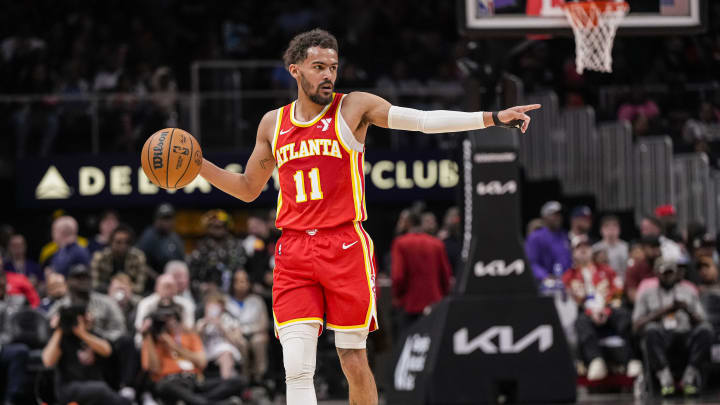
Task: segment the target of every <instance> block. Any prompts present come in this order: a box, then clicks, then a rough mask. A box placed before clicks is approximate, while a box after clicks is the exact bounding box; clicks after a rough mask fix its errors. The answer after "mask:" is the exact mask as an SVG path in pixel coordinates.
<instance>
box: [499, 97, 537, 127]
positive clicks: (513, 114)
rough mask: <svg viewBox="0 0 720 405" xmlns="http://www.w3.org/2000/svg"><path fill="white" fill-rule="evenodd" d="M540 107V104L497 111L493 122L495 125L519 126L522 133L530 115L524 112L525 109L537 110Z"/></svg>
mask: <svg viewBox="0 0 720 405" xmlns="http://www.w3.org/2000/svg"><path fill="white" fill-rule="evenodd" d="M540 107H541V105H540V104H528V105H519V106H515V107H510V108H508V109H506V110H502V111H499V112H498V113H497V115H496V116H493V122H494V123H495V125H498V126H502V127H506V128H519V129H520V131H522V133H525V131H527V128H528V126H529V125H530V116H529V115H527V114H525V113H526V112H527V111H531V110H537V109H538V108H540Z"/></svg>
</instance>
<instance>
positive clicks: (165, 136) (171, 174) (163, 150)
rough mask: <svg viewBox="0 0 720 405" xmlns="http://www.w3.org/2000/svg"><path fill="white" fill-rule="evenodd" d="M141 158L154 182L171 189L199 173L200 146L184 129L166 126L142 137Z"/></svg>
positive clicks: (146, 172)
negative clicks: (144, 137)
mask: <svg viewBox="0 0 720 405" xmlns="http://www.w3.org/2000/svg"><path fill="white" fill-rule="evenodd" d="M140 160H141V162H142V168H143V171H144V172H145V175H146V176H147V177H148V179H150V181H151V182H152V183H153V184H155V185H156V186H159V187H162V188H165V189H168V190H174V189H177V188H182V187H185V186H187V185H188V184H190V182H192V181H193V180H194V179H195V177H196V176H197V175H198V173H200V168H201V167H202V150H201V149H200V144H198V141H197V140H196V139H195V138H194V137H193V136H192V135H190V133H188V132H187V131H184V130H182V129H180V128H165V129H161V130H159V131H157V132H155V133H154V134H152V136H150V138H148V140H147V141H145V145H143V149H142V154H141V157H140Z"/></svg>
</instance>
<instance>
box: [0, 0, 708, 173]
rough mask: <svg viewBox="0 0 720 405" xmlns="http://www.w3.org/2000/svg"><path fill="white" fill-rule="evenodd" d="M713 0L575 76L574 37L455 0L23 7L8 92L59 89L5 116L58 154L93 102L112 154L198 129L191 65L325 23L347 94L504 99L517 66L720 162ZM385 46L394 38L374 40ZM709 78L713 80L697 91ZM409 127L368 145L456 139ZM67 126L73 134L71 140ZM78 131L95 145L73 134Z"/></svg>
mask: <svg viewBox="0 0 720 405" xmlns="http://www.w3.org/2000/svg"><path fill="white" fill-rule="evenodd" d="M710 3H711V4H710V6H709V7H708V13H709V14H710V16H709V18H708V27H707V30H706V32H705V33H704V34H702V35H696V36H666V37H661V38H660V39H658V38H657V37H623V36H620V37H618V38H616V39H615V47H614V64H613V68H614V73H613V74H612V75H611V76H610V75H600V74H594V73H592V72H586V73H585V75H582V76H581V75H577V74H576V73H575V66H574V47H573V46H572V42H571V40H569V39H568V38H553V39H546V40H537V39H532V40H527V39H524V38H522V37H518V38H515V39H508V38H480V39H474V40H470V39H467V38H463V37H461V36H460V35H459V31H458V29H457V28H458V27H457V18H456V12H457V10H456V7H455V5H454V3H452V2H432V1H423V2H421V4H418V3H403V2H399V3H394V4H391V5H389V4H387V3H386V2H382V1H375V0H373V1H365V2H357V1H350V0H345V1H341V2H339V3H338V2H334V3H332V4H330V3H326V2H323V1H320V0H316V1H312V2H305V3H303V4H292V5H289V4H288V5H285V4H282V5H281V4H278V5H270V4H260V3H258V4H255V3H248V4H237V3H234V2H228V1H219V2H213V3H208V4H205V3H203V4H197V5H193V6H190V5H186V4H183V3H181V2H176V1H166V2H160V3H155V4H152V5H147V4H144V3H139V2H136V1H129V2H118V1H112V2H111V3H110V4H107V5H104V6H103V7H102V8H101V7H97V6H93V5H87V4H83V5H80V4H79V3H76V2H65V3H61V4H58V3H48V2H47V1H46V0H34V1H30V2H20V3H17V4H14V5H12V6H11V7H8V9H7V10H6V12H5V13H3V16H1V17H0V22H2V24H0V27H2V28H0V51H1V55H0V56H1V57H2V59H3V62H4V63H3V64H1V65H0V66H1V67H0V73H2V75H0V77H2V79H0V92H1V93H6V94H7V93H10V94H20V93H22V94H28V93H29V94H42V95H47V97H42V98H40V99H38V101H34V102H28V103H13V104H10V105H3V106H0V113H3V114H4V115H3V116H5V117H7V118H8V119H7V122H8V123H9V126H8V127H7V130H8V131H10V132H12V133H14V134H15V135H16V136H15V139H16V141H15V147H14V148H10V150H14V151H15V152H16V153H15V155H16V156H24V155H26V154H28V153H35V151H37V154H39V155H41V156H47V155H48V154H51V153H54V152H58V151H59V150H60V151H63V148H69V146H68V145H71V144H72V145H74V146H77V148H76V149H75V150H78V149H79V150H85V151H87V149H88V148H87V145H88V142H87V140H88V138H89V133H90V131H91V126H92V125H95V124H93V123H91V119H90V114H91V113H92V114H95V113H99V116H100V117H101V118H100V119H99V122H98V123H97V125H98V128H99V129H100V130H101V131H102V134H103V136H102V137H101V139H100V143H101V144H102V145H100V150H102V151H106V150H108V151H109V150H112V151H119V150H123V151H135V150H137V149H138V148H139V146H140V145H141V143H142V142H143V141H144V139H145V136H147V134H150V133H152V132H154V131H155V130H156V129H157V128H163V127H172V126H177V125H179V126H187V125H188V124H189V123H188V122H186V121H187V120H188V117H187V105H182V103H183V102H182V101H181V100H180V95H179V93H181V92H183V91H189V90H190V87H191V84H190V68H189V66H190V64H191V62H192V61H195V60H208V59H209V60H212V59H239V60H240V59H255V60H266V59H271V60H277V59H279V55H280V54H281V53H282V51H283V47H284V46H286V44H287V41H288V40H289V38H291V37H292V35H294V34H296V33H297V32H299V31H302V30H305V29H311V28H313V27H315V26H321V27H323V28H325V29H328V30H330V31H331V32H333V33H334V34H335V35H336V36H337V37H338V39H339V42H340V46H341V62H342V66H341V68H340V70H339V77H338V87H339V88H340V89H343V90H344V91H349V90H352V89H369V88H376V89H378V91H379V92H380V93H381V95H382V96H385V97H386V98H388V99H389V100H390V101H391V102H392V103H395V104H400V105H408V106H413V107H416V108H422V109H461V108H463V107H464V106H465V107H466V106H467V105H469V104H477V103H478V102H480V103H481V104H483V105H487V104H489V103H492V102H493V100H494V99H493V94H494V91H495V84H496V82H497V79H498V78H499V77H500V76H501V74H502V73H503V72H510V73H513V74H514V75H516V76H518V77H520V78H521V79H522V81H523V82H524V85H525V87H526V89H527V90H528V91H529V92H533V91H542V90H552V91H555V92H557V93H558V94H559V95H560V98H561V102H562V105H563V106H567V107H573V106H579V105H592V106H594V107H596V110H598V116H599V117H600V118H601V119H618V120H626V121H628V122H630V123H631V124H632V127H633V132H634V134H635V135H636V136H643V135H660V134H667V135H670V136H672V137H673V140H674V141H675V144H676V149H678V150H683V151H691V150H692V151H704V152H707V153H708V154H710V155H711V157H712V158H713V162H715V160H716V159H715V158H716V157H720V153H718V151H717V150H716V149H717V148H716V146H717V145H716V143H717V142H718V141H720V139H719V138H718V137H720V129H719V128H720V125H719V124H718V123H719V120H720V92H718V91H717V75H716V72H717V71H718V67H719V66H720V59H718V56H717V55H718V49H719V47H720V40H719V39H718V38H719V37H718V33H719V32H720V27H719V26H718V23H717V21H720V18H717V17H718V15H719V14H720V6H718V5H717V4H715V3H713V2H710ZM36 10H45V11H46V12H43V13H37V12H36ZM48 10H51V11H52V12H47V11H48ZM106 10H112V12H106ZM348 16H352V18H349V17H348ZM525 41H527V42H526V43H525V44H521V43H522V42H525ZM379 43H381V44H382V46H376V45H377V44H379ZM519 44H521V45H519ZM511 49H516V50H518V51H517V52H514V51H509V50H511ZM367 55H372V56H373V57H366V56H367ZM637 66H644V67H646V68H645V69H636V67H637ZM243 74H244V75H246V76H244V79H243V81H242V84H240V86H244V88H252V89H287V88H290V87H291V86H292V85H293V83H294V82H293V81H292V80H290V79H291V78H290V76H289V75H288V74H287V73H286V72H285V71H284V70H283V69H282V68H277V69H270V70H268V71H267V72H246V71H243ZM245 78H247V80H245ZM206 79H207V81H208V82H209V83H215V84H213V85H212V86H216V87H217V88H211V89H210V90H223V89H227V88H228V86H229V84H228V83H227V81H228V79H227V78H224V77H221V76H218V77H208V78H206ZM469 82H472V83H474V84H473V85H472V86H469V85H468V83H469ZM712 83H714V85H713V84H712ZM476 84H477V85H480V86H481V87H483V88H484V89H485V90H484V91H485V93H483V94H482V95H481V96H478V95H477V94H474V93H475V92H474V91H473V87H474V86H475V85H476ZM698 84H700V90H693V89H694V88H695V87H692V86H693V85H698ZM248 86H249V87H248ZM604 86H624V88H623V89H622V90H619V91H617V92H614V93H613V94H615V93H617V94H615V95H614V96H613V97H612V101H610V102H606V101H604V99H603V97H601V95H600V94H599V93H598V89H602V88H604ZM658 86H660V87H661V89H660V90H657V88H658ZM662 86H665V87H662ZM688 86H689V87H688ZM696 87H697V86H696ZM92 94H100V95H107V97H103V98H102V99H101V100H102V101H101V102H100V104H99V105H91V104H90V102H89V101H87V100H75V99H67V100H64V101H59V99H58V98H57V97H52V95H59V96H71V97H73V96H75V97H77V96H80V97H82V96H88V95H92ZM288 100H289V99H285V98H283V99H282V100H280V99H274V98H272V97H269V98H267V99H261V100H258V101H257V102H254V103H250V104H251V105H246V106H244V107H243V108H244V109H243V116H242V117H237V120H239V121H241V122H242V123H243V125H245V124H244V123H253V122H257V120H258V119H259V117H260V115H261V114H262V112H264V111H266V110H268V109H270V108H274V107H273V106H275V107H276V105H275V104H279V103H285V102H287V101H288ZM208 102H209V103H211V101H208ZM208 105H210V104H208ZM257 108H259V110H257V111H256V109H257ZM217 111H222V113H223V114H225V113H227V111H226V110H224V109H222V108H220V109H217ZM208 117H210V116H208ZM208 121H212V120H208ZM208 125H211V124H208ZM208 128H210V127H208ZM250 132H252V131H250ZM396 135H397V136H394V137H392V138H388V139H389V140H385V138H383V140H375V139H373V138H370V139H369V142H370V143H373V142H378V143H380V144H383V145H385V146H390V147H395V148H403V147H414V148H424V147H429V146H435V145H437V146H440V147H448V148H450V147H453V145H456V143H455V142H453V139H452V138H447V137H444V136H428V137H424V138H423V139H420V140H417V139H415V138H407V137H405V136H404V135H403V134H402V133H399V134H396ZM60 137H62V139H63V140H65V142H62V143H60V142H57V140H58V139H60ZM75 138H80V139H83V140H84V141H83V142H75V143H72V142H67V141H68V140H69V139H75ZM253 139H254V133H253V135H252V136H249V137H248V138H247V139H245V140H243V141H242V142H240V144H241V145H251V141H252V140H253ZM226 143H227V142H226ZM70 150H72V149H70Z"/></svg>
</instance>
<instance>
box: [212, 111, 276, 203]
mask: <svg viewBox="0 0 720 405" xmlns="http://www.w3.org/2000/svg"><path fill="white" fill-rule="evenodd" d="M276 117H277V110H273V111H270V112H268V113H266V114H265V116H264V117H263V118H262V120H261V121H260V125H259V126H258V132H257V138H256V140H255V148H254V149H253V151H252V154H251V155H250V158H249V159H248V162H247V165H246V166H245V172H244V173H234V172H231V171H228V170H225V169H221V168H219V167H217V166H215V165H214V164H212V163H211V162H210V161H208V160H206V159H203V165H202V168H201V169H200V175H201V176H203V178H205V180H207V181H209V182H210V184H212V185H213V186H215V187H217V188H219V189H220V190H222V191H224V192H226V193H228V194H230V195H231V196H233V197H235V198H239V199H241V200H243V201H245V202H250V201H253V200H255V199H256V198H257V197H258V196H259V195H260V193H261V192H262V189H263V187H264V186H265V183H267V181H268V180H269V179H270V176H272V172H273V169H274V168H275V157H274V156H273V154H272V146H271V143H272V134H273V131H274V129H275V118H276Z"/></svg>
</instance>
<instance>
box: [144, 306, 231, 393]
mask: <svg viewBox="0 0 720 405" xmlns="http://www.w3.org/2000/svg"><path fill="white" fill-rule="evenodd" d="M181 312H182V308H181V307H180V306H178V305H177V304H175V303H173V302H172V301H171V300H168V299H165V300H161V301H160V303H159V305H158V307H157V309H156V310H155V311H154V312H153V313H152V314H151V315H150V316H149V317H148V318H146V319H145V320H144V321H143V324H142V327H141V328H140V331H141V333H142V356H141V357H142V368H143V370H146V371H148V372H149V373H150V376H151V378H152V380H153V381H154V382H155V392H156V394H157V396H158V397H159V398H160V399H162V400H163V401H166V402H169V403H174V401H184V402H185V404H187V405H208V404H222V405H225V404H239V403H242V402H241V401H240V400H239V398H238V397H239V396H240V395H241V394H242V391H243V389H244V386H245V384H243V381H242V380H241V379H239V378H230V379H227V380H222V379H207V380H203V378H202V374H201V373H202V370H203V369H204V368H205V366H206V365H207V359H206V357H205V351H204V350H203V344H202V341H201V340H200V336H198V334H197V333H195V332H192V331H190V330H188V329H186V328H184V327H183V325H182V322H181V319H182V315H181ZM233 396H235V397H233ZM228 398H229V399H228Z"/></svg>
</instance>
